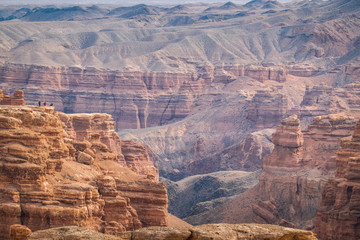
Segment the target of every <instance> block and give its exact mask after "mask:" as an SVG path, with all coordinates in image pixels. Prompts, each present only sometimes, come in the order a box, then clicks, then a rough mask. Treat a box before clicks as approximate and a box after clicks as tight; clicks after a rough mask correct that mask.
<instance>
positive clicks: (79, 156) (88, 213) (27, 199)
mask: <svg viewBox="0 0 360 240" xmlns="http://www.w3.org/2000/svg"><path fill="white" fill-rule="evenodd" d="M59 116H61V119H62V120H63V121H61V120H60V117H59ZM64 120H66V121H64ZM63 126H65V128H63ZM67 131H68V132H67ZM115 134H116V133H115V132H114V123H113V121H112V119H111V117H110V116H109V115H106V114H93V115H91V114H86V115H78V116H66V115H65V114H61V113H59V114H56V113H55V112H54V110H53V108H52V107H34V106H3V107H1V108H0V135H1V137H0V139H1V140H0V156H1V160H0V173H1V174H0V176H1V177H0V192H1V194H0V199H1V204H0V216H1V218H0V239H7V238H8V236H9V231H10V226H11V225H13V224H22V225H25V226H27V227H28V228H30V229H31V230H32V231H36V230H40V229H46V228H50V227H58V226H64V225H77V226H84V227H89V228H92V229H95V230H97V231H100V232H105V233H111V234H115V233H119V232H122V231H125V230H134V229H137V228H139V227H141V226H165V225H167V218H166V215H167V210H166V209H167V195H166V189H165V186H164V184H162V183H160V182H158V181H156V180H155V178H154V176H153V175H152V177H149V176H147V175H149V172H146V171H145V172H146V175H140V174H138V173H136V172H134V171H132V170H131V169H129V168H128V167H127V166H126V164H123V162H125V160H122V161H119V159H118V156H123V155H122V154H121V141H120V139H119V137H118V136H117V137H116V136H115ZM102 141H103V142H102ZM107 144H108V145H107ZM117 147H119V148H117ZM113 149H114V151H115V152H113V151H112V150H113ZM127 151H128V154H130V153H131V151H129V150H127ZM120 154H121V155H120ZM135 154H139V153H138V152H136V153H135ZM143 154H145V153H143ZM142 162H144V163H145V159H143V160H142ZM146 164H147V165H148V166H150V163H146ZM151 171H153V169H152V170H151Z"/></svg>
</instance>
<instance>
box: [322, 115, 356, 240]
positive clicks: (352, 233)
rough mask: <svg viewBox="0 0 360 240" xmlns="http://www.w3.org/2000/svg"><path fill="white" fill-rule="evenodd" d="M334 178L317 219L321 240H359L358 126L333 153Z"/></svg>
mask: <svg viewBox="0 0 360 240" xmlns="http://www.w3.org/2000/svg"><path fill="white" fill-rule="evenodd" d="M336 155H337V157H336V167H337V169H336V176H335V178H332V179H329V181H328V182H327V183H326V185H325V187H324V190H323V193H322V201H321V205H320V208H319V211H318V214H317V216H316V223H315V231H316V232H317V234H318V235H319V237H320V238H321V239H349V240H350V239H358V238H359V237H360V228H359V225H360V220H359V213H360V122H359V123H358V124H357V125H356V126H355V131H354V133H353V135H352V136H351V137H348V138H344V139H342V141H341V146H340V149H339V150H338V151H337V152H336Z"/></svg>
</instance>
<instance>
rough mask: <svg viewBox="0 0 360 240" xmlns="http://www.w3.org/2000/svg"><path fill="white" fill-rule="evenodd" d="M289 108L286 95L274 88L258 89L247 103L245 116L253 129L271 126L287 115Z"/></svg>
mask: <svg viewBox="0 0 360 240" xmlns="http://www.w3.org/2000/svg"><path fill="white" fill-rule="evenodd" d="M289 109H290V107H289V104H288V100H287V97H286V96H285V95H284V94H281V93H279V92H278V91H276V90H274V91H272V90H258V91H257V92H256V94H255V95H254V97H253V98H252V100H251V101H250V102H249V103H248V104H247V106H246V110H247V116H246V118H247V119H248V120H250V121H251V122H253V124H254V128H255V129H258V130H260V129H264V128H272V127H274V126H276V125H277V124H279V122H280V121H281V119H284V118H285V117H286V116H287V114H288V113H287V112H288V110H289Z"/></svg>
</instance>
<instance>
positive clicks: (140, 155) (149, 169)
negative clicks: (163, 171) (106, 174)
mask: <svg viewBox="0 0 360 240" xmlns="http://www.w3.org/2000/svg"><path fill="white" fill-rule="evenodd" d="M121 150H122V153H123V155H124V158H125V162H126V165H127V167H129V168H130V169H132V170H133V171H135V172H136V173H138V174H141V175H148V176H149V178H155V179H157V180H159V171H158V170H157V169H156V168H155V167H154V164H153V162H151V161H150V157H149V154H148V152H147V150H146V148H145V147H144V146H142V145H140V144H139V143H136V142H134V141H131V140H126V141H121Z"/></svg>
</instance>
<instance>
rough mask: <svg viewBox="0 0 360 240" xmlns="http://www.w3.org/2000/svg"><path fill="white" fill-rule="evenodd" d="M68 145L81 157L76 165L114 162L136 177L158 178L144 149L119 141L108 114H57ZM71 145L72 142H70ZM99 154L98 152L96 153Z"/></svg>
mask: <svg viewBox="0 0 360 240" xmlns="http://www.w3.org/2000/svg"><path fill="white" fill-rule="evenodd" d="M57 114H58V116H59V117H60V119H61V121H62V122H63V123H64V129H65V130H66V132H67V133H68V138H67V139H68V141H69V142H72V144H73V145H74V147H75V148H76V149H77V150H79V151H80V152H81V153H80V154H77V155H76V157H77V161H80V162H91V161H93V160H91V159H92V158H95V159H97V160H107V159H108V160H115V159H116V161H118V162H119V164H120V165H121V166H124V167H129V168H130V169H132V170H133V171H134V172H136V173H138V174H140V175H149V177H150V176H153V177H154V178H156V179H158V178H159V172H158V170H157V169H156V168H155V167H154V164H153V163H152V162H151V161H150V158H149V155H148V153H147V150H146V149H145V147H144V146H142V145H140V144H138V143H136V142H133V141H121V140H120V137H119V135H118V134H117V133H116V132H115V122H114V121H113V118H112V116H111V115H109V114H105V113H101V114H100V113H97V114H65V113H62V112H57ZM74 141H75V142H74ZM99 150H100V151H99Z"/></svg>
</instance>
